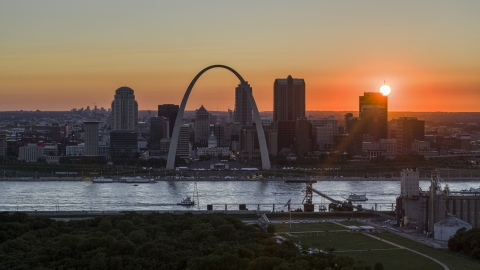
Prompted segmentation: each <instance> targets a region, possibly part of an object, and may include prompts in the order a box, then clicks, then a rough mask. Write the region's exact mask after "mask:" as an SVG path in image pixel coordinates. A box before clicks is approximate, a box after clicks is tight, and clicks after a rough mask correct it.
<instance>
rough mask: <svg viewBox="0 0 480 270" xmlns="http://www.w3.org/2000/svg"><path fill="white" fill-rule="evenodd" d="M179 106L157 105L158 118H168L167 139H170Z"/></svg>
mask: <svg viewBox="0 0 480 270" xmlns="http://www.w3.org/2000/svg"><path fill="white" fill-rule="evenodd" d="M179 108H180V107H179V106H178V105H175V104H162V105H158V116H159V117H160V116H163V117H166V118H168V127H169V128H168V129H169V132H168V136H165V137H168V138H171V137H172V132H173V128H174V127H175V121H176V120H177V114H178V110H179Z"/></svg>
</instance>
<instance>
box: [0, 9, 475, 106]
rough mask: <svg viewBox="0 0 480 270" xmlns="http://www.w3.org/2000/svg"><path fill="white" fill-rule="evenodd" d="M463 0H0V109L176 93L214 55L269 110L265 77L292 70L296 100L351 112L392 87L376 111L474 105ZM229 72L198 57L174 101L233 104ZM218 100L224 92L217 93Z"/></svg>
mask: <svg viewBox="0 0 480 270" xmlns="http://www.w3.org/2000/svg"><path fill="white" fill-rule="evenodd" d="M479 8H480V3H478V2H474V1H460V2H448V1H435V2H422V3H415V2H414V1H404V2H402V3H383V2H378V1H369V2H362V3H357V2H346V3H333V2H318V1H304V2H301V3H295V6H293V7H292V3H290V2H287V1H275V2H272V1H263V2H261V3H257V2H253V1H246V2H243V1H242V2H241V3H240V2H239V3H236V2H233V3H226V2H219V1H206V2H202V3H196V2H183V1H179V2H163V1H160V2H149V1H142V2H140V3H139V4H137V3H130V2H127V1H113V2H112V1H103V2H101V3H96V2H93V1H92V2H89V1H86V2H81V3H80V2H79V3H63V2H61V1H46V2H42V3H36V2H32V3H29V4H28V5H25V4H23V5H22V3H17V2H6V3H2V9H0V37H1V38H2V43H1V44H0V59H1V61H0V81H1V82H2V83H1V84H0V93H1V94H2V99H0V111H8V110H21V109H23V110H35V109H40V110H69V109H71V108H73V107H78V106H87V105H89V106H90V107H91V108H93V105H94V103H96V104H97V106H98V107H105V108H108V107H110V106H109V104H110V103H111V96H112V93H113V92H114V91H115V89H117V88H119V87H121V86H128V87H131V88H132V89H133V90H134V91H135V95H136V99H137V100H138V105H139V110H149V109H150V110H155V109H156V107H157V105H158V104H167V103H172V104H179V103H180V101H181V98H182V96H183V94H184V92H185V90H186V88H187V86H188V84H189V83H190V81H191V80H192V79H193V77H194V76H195V75H196V74H197V73H198V72H199V71H200V70H201V69H203V68H204V67H206V66H209V65H212V64H224V65H228V66H231V67H232V68H234V69H235V70H237V71H238V72H239V73H240V74H242V76H243V77H244V79H245V80H246V81H248V82H249V83H250V85H251V86H252V89H253V91H252V93H253V96H254V98H255V101H256V103H257V104H258V107H259V110H260V111H271V110H273V83H274V81H275V79H276V78H285V77H287V76H288V75H292V76H293V77H296V78H303V79H304V80H305V83H306V109H307V110H331V111H346V110H352V111H355V110H357V108H358V97H359V96H361V95H363V93H364V92H378V91H379V88H380V86H382V84H383V82H384V80H385V82H386V84H388V85H390V86H391V87H392V93H391V94H390V96H389V110H390V111H478V105H477V103H476V101H477V100H479V99H480V77H478V74H480V66H479V64H478V63H480V50H479V49H478V48H480V36H479V35H478V34H477V33H478V32H480V18H478V16H476V14H475V13H476V11H477V10H478V9H479ZM237 85H238V80H237V79H236V78H235V76H232V74H229V73H228V72H226V71H224V70H212V71H210V72H209V73H207V74H205V75H204V76H203V77H202V78H201V79H200V80H199V81H198V83H197V84H196V86H195V88H194V90H193V91H192V95H191V96H190V99H189V102H188V103H187V107H186V109H187V110H194V109H196V108H199V107H200V106H201V105H204V106H205V107H206V108H207V109H208V110H212V111H213V110H217V108H218V110H221V111H226V110H227V109H228V108H230V109H233V108H234V102H235V98H234V97H235V87H236V86H237ZM225 101H226V102H225Z"/></svg>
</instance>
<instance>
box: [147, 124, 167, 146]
mask: <svg viewBox="0 0 480 270" xmlns="http://www.w3.org/2000/svg"><path fill="white" fill-rule="evenodd" d="M169 129H170V127H169V121H168V118H166V117H163V116H158V117H152V118H150V139H149V142H148V145H149V149H151V150H159V149H160V140H161V139H163V138H169V134H170V132H169Z"/></svg>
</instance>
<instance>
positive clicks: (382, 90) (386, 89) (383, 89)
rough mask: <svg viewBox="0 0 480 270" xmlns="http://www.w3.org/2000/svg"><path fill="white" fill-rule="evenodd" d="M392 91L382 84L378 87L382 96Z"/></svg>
mask: <svg viewBox="0 0 480 270" xmlns="http://www.w3.org/2000/svg"><path fill="white" fill-rule="evenodd" d="M390 92H392V89H390V86H388V85H386V84H384V85H382V87H380V93H382V94H383V95H384V96H388V95H389V94H390Z"/></svg>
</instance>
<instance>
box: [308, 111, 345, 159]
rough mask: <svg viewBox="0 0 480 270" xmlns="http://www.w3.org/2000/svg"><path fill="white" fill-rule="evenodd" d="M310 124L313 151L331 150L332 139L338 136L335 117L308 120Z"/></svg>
mask: <svg viewBox="0 0 480 270" xmlns="http://www.w3.org/2000/svg"><path fill="white" fill-rule="evenodd" d="M309 121H310V123H311V124H312V138H313V142H312V144H313V145H314V147H313V149H314V150H320V151H324V150H332V149H333V145H334V137H335V135H337V134H338V121H337V119H335V116H333V115H332V116H329V117H326V118H318V119H309Z"/></svg>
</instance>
